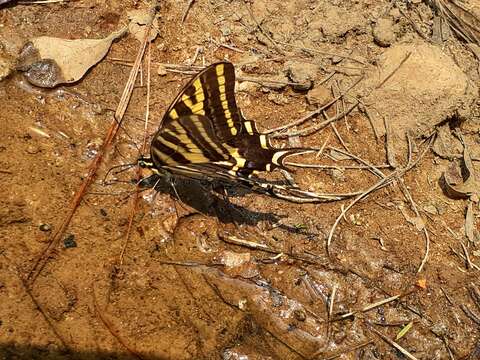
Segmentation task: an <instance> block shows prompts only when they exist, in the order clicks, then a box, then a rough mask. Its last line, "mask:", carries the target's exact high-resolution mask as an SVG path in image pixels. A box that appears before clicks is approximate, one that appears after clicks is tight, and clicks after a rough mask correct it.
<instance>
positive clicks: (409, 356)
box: [365, 322, 418, 360]
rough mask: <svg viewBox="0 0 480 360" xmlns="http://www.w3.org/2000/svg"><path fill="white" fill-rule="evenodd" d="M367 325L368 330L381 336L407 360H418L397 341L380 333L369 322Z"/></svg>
mask: <svg viewBox="0 0 480 360" xmlns="http://www.w3.org/2000/svg"><path fill="white" fill-rule="evenodd" d="M365 324H366V325H367V328H368V329H369V330H370V331H372V332H374V333H375V334H377V335H378V336H380V337H381V338H382V339H383V340H384V341H385V342H386V343H388V344H390V345H391V346H393V347H394V348H395V349H397V350H398V351H400V352H401V353H402V354H403V355H405V356H406V357H407V358H409V359H410V360H418V359H417V358H416V357H415V356H413V355H412V354H410V353H409V352H408V351H407V350H405V349H404V348H403V347H401V346H400V345H399V344H397V343H396V342H395V341H393V340H391V339H390V338H388V337H387V336H385V335H383V334H382V333H381V332H380V331H378V330H377V329H375V328H374V327H373V326H372V325H371V324H370V323H369V322H365Z"/></svg>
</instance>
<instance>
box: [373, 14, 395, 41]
mask: <svg viewBox="0 0 480 360" xmlns="http://www.w3.org/2000/svg"><path fill="white" fill-rule="evenodd" d="M373 39H374V40H375V43H376V44H377V45H379V46H382V47H389V46H390V45H392V44H393V43H394V42H395V33H394V31H393V23H392V20H390V19H378V21H377V24H376V25H375V27H374V28H373Z"/></svg>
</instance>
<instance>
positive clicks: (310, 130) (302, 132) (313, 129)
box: [271, 102, 358, 138]
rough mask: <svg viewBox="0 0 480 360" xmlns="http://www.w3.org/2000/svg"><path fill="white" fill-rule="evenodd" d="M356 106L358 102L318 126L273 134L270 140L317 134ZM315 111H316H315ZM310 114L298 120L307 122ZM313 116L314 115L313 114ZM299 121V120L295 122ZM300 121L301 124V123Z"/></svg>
mask: <svg viewBox="0 0 480 360" xmlns="http://www.w3.org/2000/svg"><path fill="white" fill-rule="evenodd" d="M357 105H358V102H357V103H355V104H353V105H351V106H350V107H349V108H348V109H347V110H346V111H344V112H343V113H341V114H338V115H337V116H334V117H332V118H330V119H327V120H325V121H322V122H321V123H318V124H315V125H312V126H309V127H306V128H304V129H301V130H297V131H292V132H289V133H282V134H275V135H272V136H271V137H272V138H282V137H290V136H307V135H310V134H313V133H314V132H317V131H318V130H321V129H322V128H324V127H325V126H328V125H329V124H330V123H332V122H335V121H337V120H339V119H341V118H342V117H343V116H344V115H346V114H349V113H350V112H351V111H352V110H353V109H355V108H356V107H357ZM316 111H317V110H316ZM311 115H312V114H309V115H308V116H306V117H305V118H303V119H300V120H303V121H305V120H307V119H309V118H310V117H311ZM314 115H315V114H314ZM297 121H299V120H297ZM303 121H302V122H303Z"/></svg>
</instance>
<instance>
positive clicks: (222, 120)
mask: <svg viewBox="0 0 480 360" xmlns="http://www.w3.org/2000/svg"><path fill="white" fill-rule="evenodd" d="M189 115H200V116H206V117H207V118H209V119H210V120H211V122H212V124H211V125H212V127H213V131H214V132H215V134H216V136H217V138H218V140H219V141H220V142H225V141H227V140H229V139H232V138H233V137H235V136H237V135H238V134H239V133H240V131H241V128H242V121H241V119H242V116H241V113H240V110H239V109H238V107H237V103H236V100H235V69H234V67H233V64H232V63H229V62H219V63H216V64H212V65H210V66H208V67H207V68H205V69H204V70H203V71H201V72H200V73H198V74H197V75H196V76H195V77H194V78H193V79H192V80H190V81H189V82H188V83H187V84H186V85H185V86H184V88H183V89H182V91H180V93H179V94H178V95H177V97H176V98H175V100H174V101H173V102H172V104H171V105H170V107H169V108H168V110H167V111H166V113H165V116H164V117H163V120H162V123H161V124H162V125H167V124H168V123H169V122H172V121H175V120H178V119H179V118H181V117H182V116H189Z"/></svg>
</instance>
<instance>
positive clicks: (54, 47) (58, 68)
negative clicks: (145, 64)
mask: <svg viewBox="0 0 480 360" xmlns="http://www.w3.org/2000/svg"><path fill="white" fill-rule="evenodd" d="M125 31H126V28H123V29H121V30H119V31H116V32H114V33H112V34H110V35H109V36H107V37H106V38H104V39H76V40H67V39H60V38H54V37H50V36H41V37H37V38H34V39H32V40H30V41H29V42H27V43H26V44H25V46H24V47H23V49H22V50H21V52H20V57H19V59H18V65H17V69H18V70H22V71H25V77H26V78H27V80H28V81H29V82H30V83H31V84H33V85H36V86H40V87H46V88H52V87H55V86H57V85H59V84H63V83H72V82H75V81H78V80H80V79H81V78H82V77H83V76H84V75H85V73H86V72H87V71H88V69H90V68H91V67H92V66H94V65H95V64H97V63H98V62H99V61H100V60H102V59H103V57H104V56H105V55H106V54H107V52H108V50H109V49H110V46H111V45H112V42H113V40H115V39H117V38H119V37H120V36H122V35H123V34H124V33H125Z"/></svg>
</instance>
